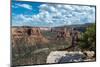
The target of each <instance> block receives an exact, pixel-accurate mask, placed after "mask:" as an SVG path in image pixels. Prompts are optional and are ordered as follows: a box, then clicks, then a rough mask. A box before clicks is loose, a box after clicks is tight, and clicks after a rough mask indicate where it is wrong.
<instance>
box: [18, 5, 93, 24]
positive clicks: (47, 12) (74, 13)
mask: <svg viewBox="0 0 100 67" xmlns="http://www.w3.org/2000/svg"><path fill="white" fill-rule="evenodd" d="M20 6H23V4H22V5H20ZM24 7H25V5H24ZM27 7H29V6H27ZM16 18H17V17H16ZM20 20H22V21H20ZM19 22H20V23H22V22H23V23H22V24H28V25H33V26H59V25H65V24H66V25H70V24H80V23H90V22H95V8H94V7H90V6H79V5H57V4H42V5H40V7H39V13H38V14H36V15H33V16H25V15H19Z"/></svg>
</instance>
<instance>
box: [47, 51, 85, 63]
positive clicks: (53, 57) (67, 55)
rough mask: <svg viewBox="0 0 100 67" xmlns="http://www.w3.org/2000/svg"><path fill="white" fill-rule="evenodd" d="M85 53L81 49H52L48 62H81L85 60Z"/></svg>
mask: <svg viewBox="0 0 100 67" xmlns="http://www.w3.org/2000/svg"><path fill="white" fill-rule="evenodd" d="M84 57H85V55H84V54H83V52H81V51H74V52H71V51H70V52H68V51H52V52H51V53H50V54H49V55H48V57H47V61H46V63H64V62H80V61H83V58H84Z"/></svg>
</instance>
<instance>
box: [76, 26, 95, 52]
mask: <svg viewBox="0 0 100 67" xmlns="http://www.w3.org/2000/svg"><path fill="white" fill-rule="evenodd" d="M78 44H79V47H80V48H81V49H85V50H93V51H95V50H96V24H93V25H91V26H89V27H87V29H86V31H85V32H84V33H82V34H81V37H80V40H79V43H78Z"/></svg>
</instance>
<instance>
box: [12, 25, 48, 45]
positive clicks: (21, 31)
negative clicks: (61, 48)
mask: <svg viewBox="0 0 100 67" xmlns="http://www.w3.org/2000/svg"><path fill="white" fill-rule="evenodd" d="M11 32H12V44H13V47H14V46H15V44H16V43H17V42H22V41H25V43H27V44H29V45H30V44H33V43H37V42H38V43H40V42H41V43H48V39H46V38H45V37H44V36H43V35H42V34H41V30H40V28H39V27H32V28H31V27H13V28H12V29H11Z"/></svg>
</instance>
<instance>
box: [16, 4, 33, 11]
mask: <svg viewBox="0 0 100 67" xmlns="http://www.w3.org/2000/svg"><path fill="white" fill-rule="evenodd" d="M16 5H17V6H19V7H23V8H26V9H29V10H32V6H31V5H29V4H16Z"/></svg>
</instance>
